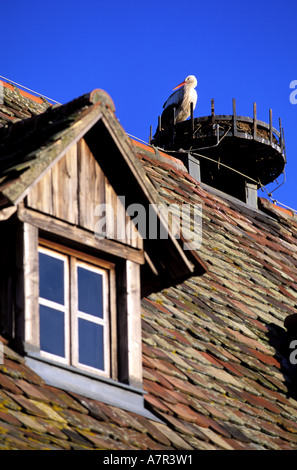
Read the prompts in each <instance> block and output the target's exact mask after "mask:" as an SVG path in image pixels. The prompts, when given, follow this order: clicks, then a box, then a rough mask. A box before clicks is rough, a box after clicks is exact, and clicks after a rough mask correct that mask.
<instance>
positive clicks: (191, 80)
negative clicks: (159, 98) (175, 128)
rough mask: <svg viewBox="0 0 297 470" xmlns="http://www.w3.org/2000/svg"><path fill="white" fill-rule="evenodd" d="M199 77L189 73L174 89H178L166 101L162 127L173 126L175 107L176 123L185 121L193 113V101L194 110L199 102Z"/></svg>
mask: <svg viewBox="0 0 297 470" xmlns="http://www.w3.org/2000/svg"><path fill="white" fill-rule="evenodd" d="M196 86H197V79H196V77H195V76H194V75H189V76H188V77H187V78H186V79H185V80H184V81H183V82H182V83H180V84H179V85H177V86H176V87H175V88H173V90H176V91H175V92H174V93H172V95H171V96H169V98H168V100H167V101H166V103H164V105H163V108H164V111H163V113H162V116H161V126H162V129H164V128H166V127H169V126H172V124H173V108H175V120H174V124H176V123H178V122H181V121H185V120H186V119H188V117H189V116H190V114H191V103H193V110H194V109H195V106H196V103H197V97H198V95H197V91H196V90H195V88H196Z"/></svg>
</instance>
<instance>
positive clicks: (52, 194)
mask: <svg viewBox="0 0 297 470" xmlns="http://www.w3.org/2000/svg"><path fill="white" fill-rule="evenodd" d="M104 204H105V205H106V207H107V211H106V213H104V216H103V217H104V223H102V224H101V227H103V229H104V232H105V236H106V238H107V239H110V240H115V241H119V242H120V243H123V244H125V245H128V246H131V247H134V248H138V249H142V238H141V236H140V234H139V233H138V232H137V230H136V229H133V227H134V226H133V224H132V223H131V218H130V217H129V216H128V215H127V214H126V211H125V208H124V206H123V203H122V201H121V199H120V198H119V196H118V195H117V194H116V192H115V190H114V189H113V187H112V186H111V184H110V183H109V181H108V179H107V177H106V176H105V175H104V173H103V171H102V169H101V167H100V165H99V163H98V162H97V161H96V159H95V158H94V156H93V154H92V152H91V150H90V149H89V147H88V145H87V143H86V142H85V140H84V139H83V138H81V139H80V140H79V141H78V142H77V143H76V144H74V145H73V146H72V147H71V148H70V149H69V150H68V151H67V152H66V154H65V155H64V156H63V157H62V158H61V159H60V160H59V161H58V162H57V163H55V164H54V165H53V166H52V167H51V168H50V169H49V170H48V171H47V172H46V173H45V174H44V176H43V177H42V178H41V179H40V180H39V181H38V182H37V183H36V184H35V185H34V186H33V187H32V188H31V189H30V192H29V193H28V195H27V200H26V202H25V206H26V207H27V208H28V209H34V210H35V211H38V212H39V213H42V214H46V215H47V216H51V217H54V218H55V219H58V220H61V221H63V222H66V223H68V224H71V225H74V226H76V227H79V228H81V229H84V230H87V231H89V232H91V233H92V234H94V232H95V231H96V227H98V221H99V215H100V213H101V215H102V211H98V209H100V208H99V205H104ZM101 207H104V206H101ZM108 208H109V209H110V208H111V209H112V210H111V211H109V210H108ZM96 224H97V225H96Z"/></svg>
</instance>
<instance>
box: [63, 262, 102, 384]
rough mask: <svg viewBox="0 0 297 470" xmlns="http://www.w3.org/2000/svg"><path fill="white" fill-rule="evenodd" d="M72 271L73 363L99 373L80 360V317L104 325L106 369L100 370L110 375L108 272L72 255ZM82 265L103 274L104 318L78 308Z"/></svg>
mask: <svg viewBox="0 0 297 470" xmlns="http://www.w3.org/2000/svg"><path fill="white" fill-rule="evenodd" d="M70 262H71V271H72V276H73V278H72V282H73V284H74V286H76V287H75V290H74V292H72V295H71V305H72V309H71V310H72V315H71V324H72V325H71V328H72V342H71V350H72V363H73V365H74V366H76V367H78V368H79V369H83V370H86V371H89V372H95V373H98V371H99V369H96V368H94V367H91V366H87V365H86V364H83V363H80V362H79V357H78V353H79V338H78V321H79V319H80V318H82V319H84V320H87V321H89V322H91V323H95V324H97V325H102V326H103V333H104V334H103V353H104V369H103V370H100V374H101V375H105V376H107V377H108V376H109V375H110V347H109V343H110V341H109V338H110V329H109V323H110V322H109V309H108V304H109V302H108V299H109V282H108V273H107V271H106V270H105V269H102V268H99V267H97V266H93V265H91V264H89V263H86V262H85V261H81V260H78V259H76V258H73V257H71V259H70ZM79 266H81V267H82V268H84V269H87V270H89V271H93V272H95V273H99V274H101V275H102V281H103V299H102V301H103V319H101V318H97V317H94V316H92V315H90V314H88V313H85V312H81V311H79V309H78V298H77V292H78V289H77V287H78V283H77V268H78V267H79Z"/></svg>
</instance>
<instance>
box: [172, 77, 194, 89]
mask: <svg viewBox="0 0 297 470" xmlns="http://www.w3.org/2000/svg"><path fill="white" fill-rule="evenodd" d="M183 85H187V86H188V87H190V88H196V86H197V78H196V77H195V75H188V76H187V78H185V80H184V81H183V82H182V83H180V84H179V85H177V86H176V87H175V88H173V89H174V90H177V89H178V88H180V87H181V86H183Z"/></svg>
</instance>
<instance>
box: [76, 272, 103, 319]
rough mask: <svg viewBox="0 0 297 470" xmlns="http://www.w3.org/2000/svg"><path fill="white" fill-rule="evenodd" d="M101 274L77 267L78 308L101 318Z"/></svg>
mask: <svg viewBox="0 0 297 470" xmlns="http://www.w3.org/2000/svg"><path fill="white" fill-rule="evenodd" d="M102 277H103V276H102V274H100V273H97V272H94V271H90V270H88V269H85V268H82V267H81V266H78V267H77V282H78V310H80V311H81V312H84V313H88V314H89V315H94V316H95V317H99V318H103V297H102Z"/></svg>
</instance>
